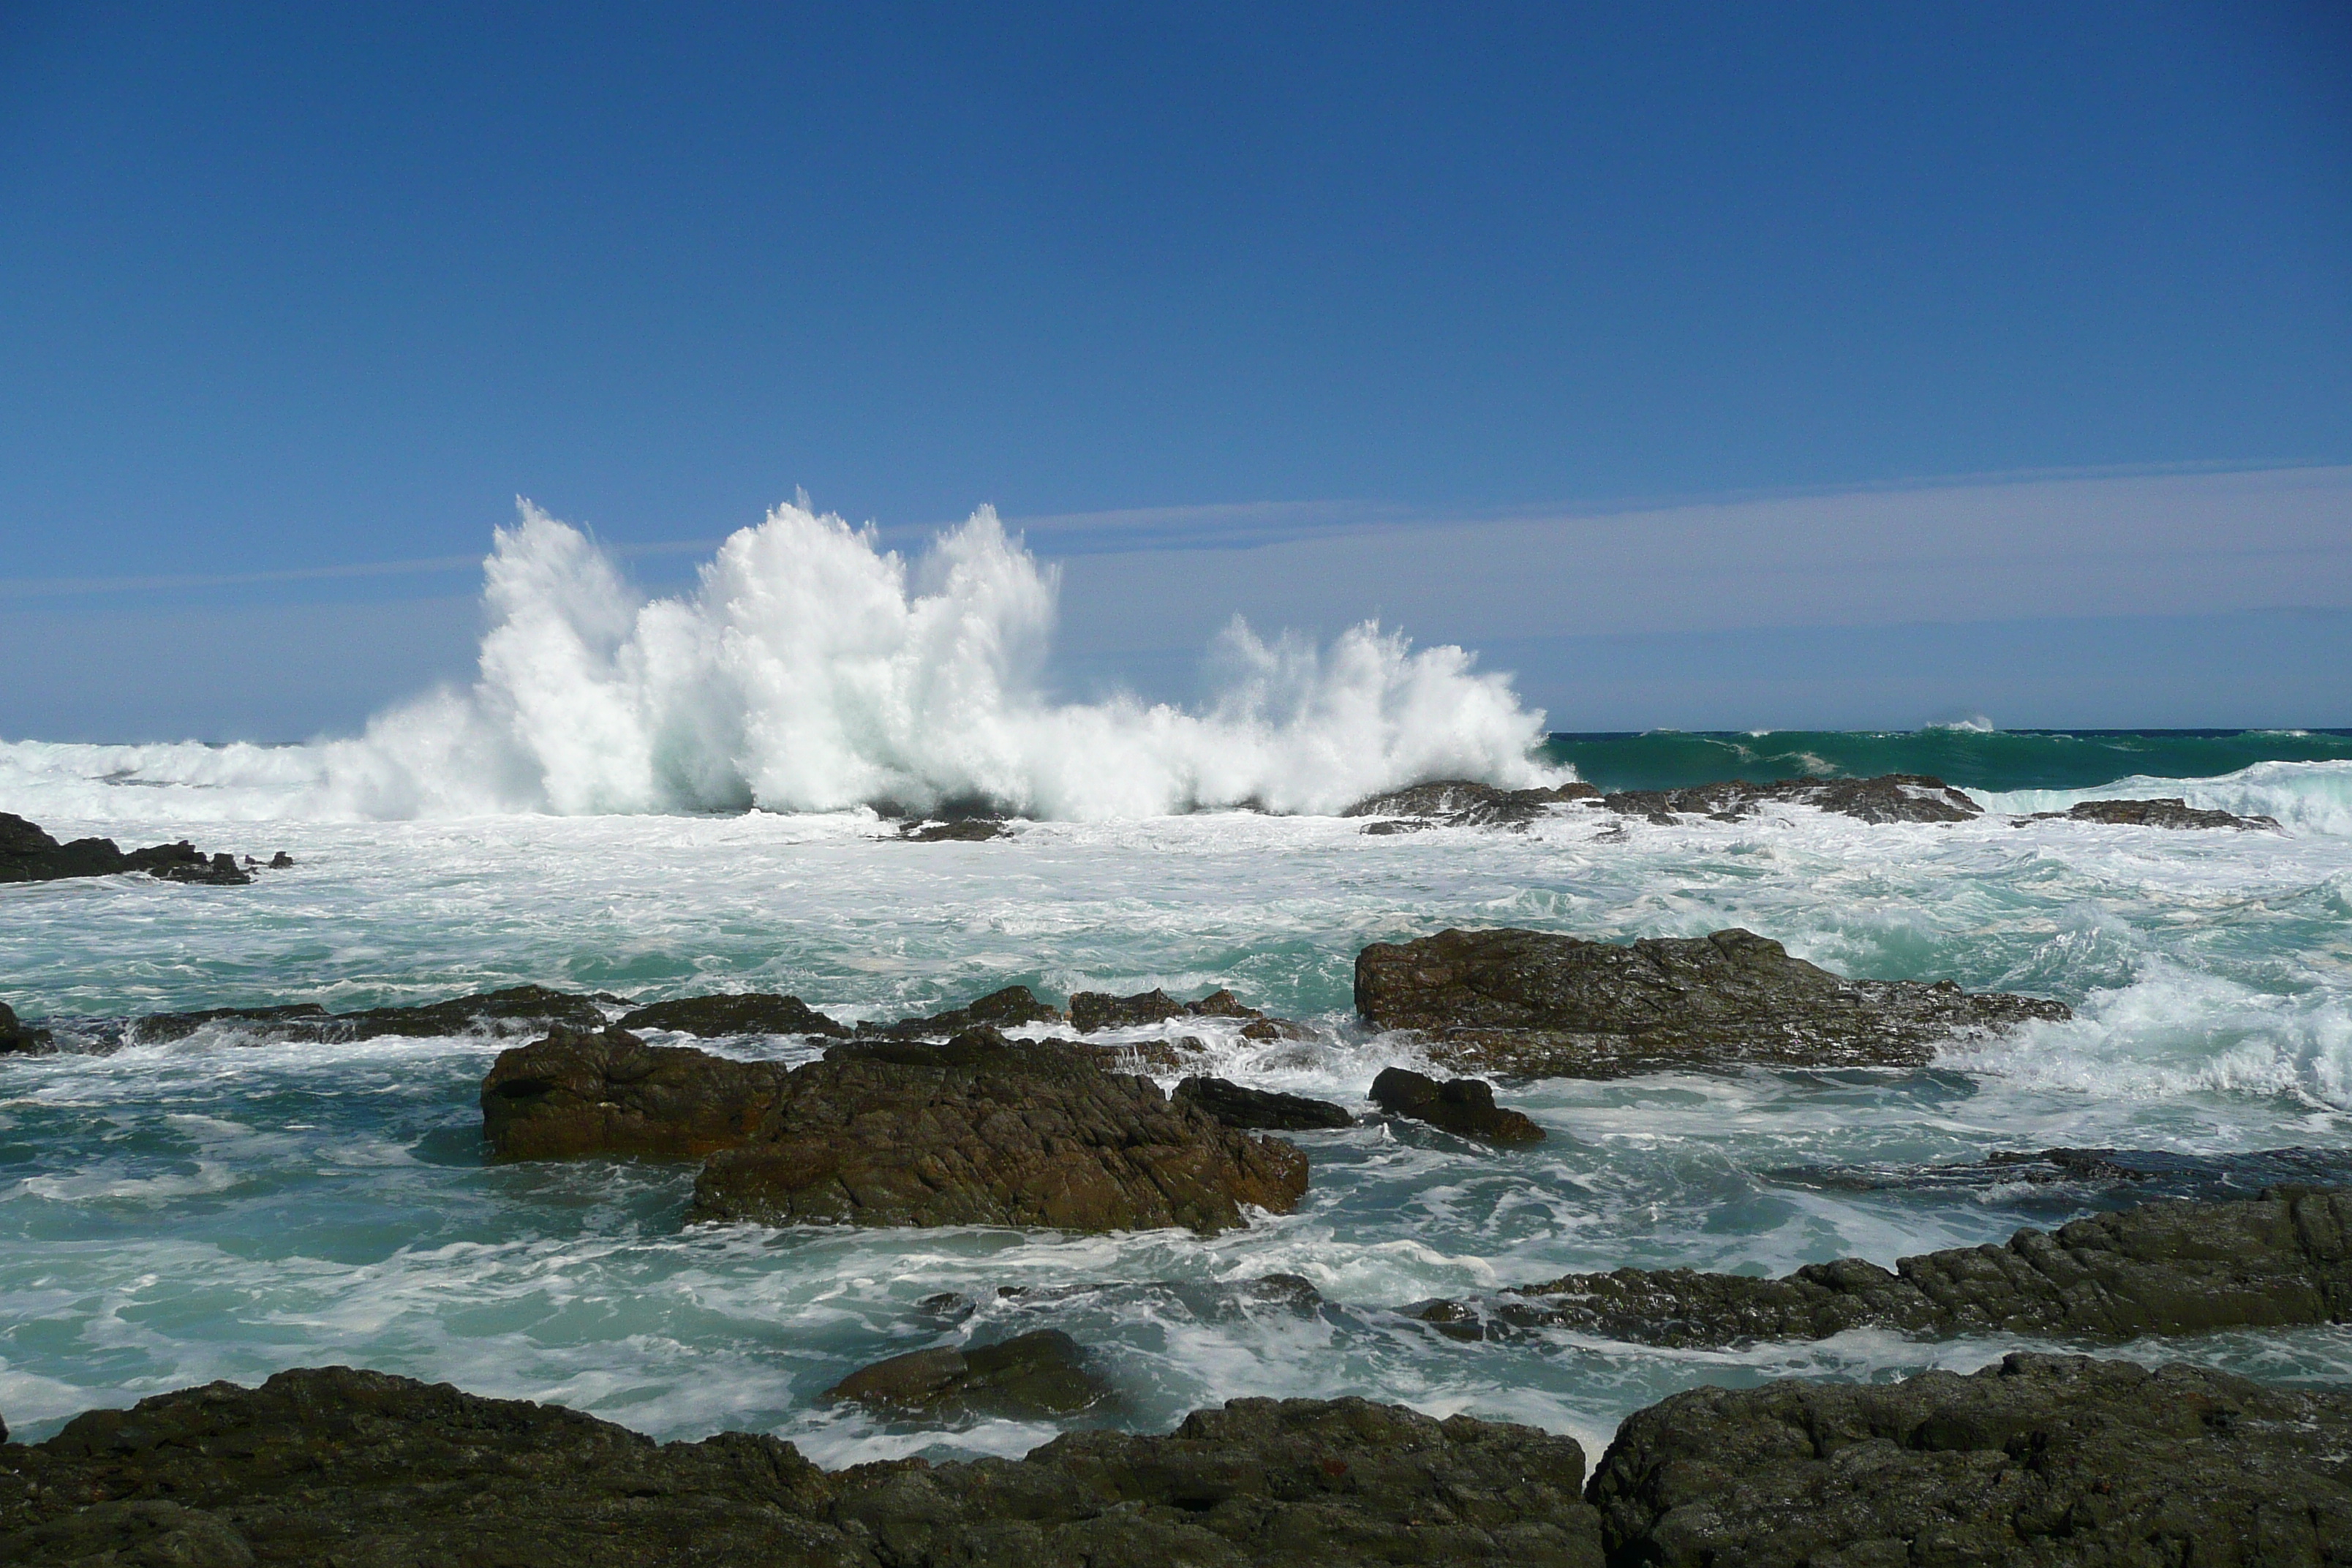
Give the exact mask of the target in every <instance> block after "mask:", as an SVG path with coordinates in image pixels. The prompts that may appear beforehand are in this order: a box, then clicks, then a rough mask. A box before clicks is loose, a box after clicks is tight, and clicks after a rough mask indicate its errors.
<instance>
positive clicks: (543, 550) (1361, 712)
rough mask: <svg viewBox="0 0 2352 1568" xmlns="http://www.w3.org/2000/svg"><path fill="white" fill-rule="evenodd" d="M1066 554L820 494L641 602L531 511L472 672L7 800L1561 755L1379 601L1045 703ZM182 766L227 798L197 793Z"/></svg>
mask: <svg viewBox="0 0 2352 1568" xmlns="http://www.w3.org/2000/svg"><path fill="white" fill-rule="evenodd" d="M1057 588H1058V582H1057V575H1056V574H1055V571H1054V570H1053V569H1052V568H1050V567H1046V566H1043V565H1041V564H1040V563H1038V562H1037V561H1036V560H1035V559H1034V557H1033V556H1031V555H1030V554H1029V553H1028V552H1027V551H1026V550H1024V548H1023V547H1022V546H1021V544H1020V542H1019V541H1018V540H1017V539H1013V538H1009V537H1008V536H1007V535H1006V533H1005V531H1004V529H1003V526H1002V524H1000V523H999V521H997V518H996V514H995V512H994V511H993V510H992V509H990V508H985V507H983V508H982V509H981V510H979V511H977V512H975V513H974V514H973V515H972V517H971V519H970V521H967V522H965V523H964V524H962V525H961V527H959V528H956V529H953V530H951V531H948V532H947V533H945V534H943V535H942V536H941V537H940V539H939V540H938V542H936V543H935V545H934V546H933V548H932V549H931V550H930V551H929V552H928V553H926V554H925V555H923V556H921V557H920V558H919V559H917V560H915V561H913V562H909V561H908V560H907V559H905V558H903V557H901V556H900V555H899V554H898V553H897V552H888V551H884V550H882V549H880V548H879V546H878V544H877V542H876V539H875V537H874V535H873V534H872V533H871V532H870V531H864V530H858V529H853V528H851V527H850V526H849V525H848V524H847V523H845V522H844V521H842V520H841V519H840V518H838V517H834V516H829V515H827V516H821V515H818V514H817V513H815V512H813V511H812V510H809V509H808V508H807V507H806V506H804V505H788V506H782V507H779V508H777V509H776V510H774V511H773V512H772V513H771V514H770V515H769V517H768V519H767V521H764V522H762V523H761V524H760V525H759V526H757V527H755V528H747V529H743V530H741V531H739V532H737V533H736V534H735V535H734V536H733V537H731V538H730V539H729V540H728V541H727V542H726V543H725V544H724V545H722V546H721V547H720V549H719V552H718V553H717V555H716V556H715V557H714V558H713V559H712V560H711V561H710V562H709V563H707V564H705V565H704V567H703V568H702V570H701V574H700V580H699V582H698V584H697V585H696V587H695V589H694V590H693V591H692V592H691V593H689V594H686V595H680V596H677V597H662V598H654V599H651V600H647V599H645V598H644V597H643V596H642V595H639V594H637V593H636V592H635V590H634V589H633V588H632V587H631V586H630V585H629V584H628V583H627V582H626V581H625V578H624V577H623V575H622V574H621V573H620V571H619V570H618V568H617V567H616V566H615V565H614V562H613V561H612V559H611V557H610V556H608V555H607V554H606V553H605V552H604V551H602V550H601V549H599V548H598V547H597V545H596V544H595V543H594V542H593V541H592V540H590V539H589V538H588V537H587V536H585V535H584V534H583V533H582V532H581V531H579V530H577V529H575V528H572V527H571V526H569V525H567V524H565V523H562V522H560V521H556V520H555V519H553V518H551V517H549V516H547V515H546V514H544V513H543V512H541V511H539V510H536V509H535V508H532V507H530V505H528V504H525V505H524V506H523V508H522V514H521V517H520V521H518V522H517V523H516V524H515V526H513V527H512V528H508V529H501V530H499V533H498V536H497V542H496V548H495V549H494V550H493V552H492V553H491V555H490V557H489V559H488V562H487V563H486V565H485V587H484V605H485V608H486V610H487V611H488V617H489V621H490V629H489V631H488V633H487V634H486V635H485V637H483V640H482V645H481V658H480V674H479V679H478V680H477V681H476V682H475V683H474V685H473V686H472V687H471V689H467V690H464V691H441V692H436V693H434V694H432V695H429V696H427V697H425V698H422V699H420V700H416V701H413V702H410V703H407V704H404V705H403V706H401V707H398V708H396V709H394V710H390V711H388V712H386V713H384V714H382V715H380V716H379V717H378V718H376V719H375V720H374V721H372V722H371V723H370V724H369V725H368V727H367V731H366V733H365V734H364V735H363V736H362V737H360V738H358V739H355V740H347V741H337V742H323V743H320V744H318V745H314V746H310V747H302V748H277V749H270V748H258V747H226V748H205V747H193V746H149V747H135V748H120V747H47V746H38V745H36V744H34V743H32V742H20V743H18V744H17V745H16V746H12V747H7V748H5V752H6V753H7V754H6V755H5V757H0V784H5V785H7V786H9V787H8V794H9V797H10V798H11V799H12V800H13V799H26V800H27V801H28V803H31V804H38V799H37V797H38V796H39V795H42V794H48V795H56V794H57V793H58V792H57V790H56V789H55V788H54V787H49V788H43V787H39V786H43V785H45V784H46V785H48V786H55V785H58V784H62V783H65V782H67V781H66V777H65V775H70V783H71V784H73V785H76V786H82V787H79V789H78V790H68V792H67V798H64V799H62V800H60V801H58V806H60V807H61V808H62V810H61V815H64V816H84V817H95V818H105V817H115V816H123V815H125V811H124V808H125V807H129V808H131V813H132V814H135V815H144V814H145V813H142V812H140V811H139V808H140V807H141V806H142V805H145V804H146V803H143V802H141V801H138V800H136V799H135V798H127V797H131V796H132V795H133V792H131V791H130V790H127V789H120V788H100V789H91V788H89V787H87V786H89V785H91V784H94V783H96V782H98V781H100V780H103V779H105V778H106V776H107V775H109V774H112V775H115V782H116V783H121V782H122V781H124V780H126V779H127V780H130V781H131V782H135V783H139V784H155V785H159V786H163V787H162V788H160V789H158V790H156V791H155V792H154V794H156V795H169V796H171V797H173V798H171V800H170V801H169V803H168V806H167V805H166V802H165V801H163V800H161V799H158V800H156V801H155V802H153V806H152V809H153V810H157V811H162V810H165V809H168V810H169V812H170V814H171V815H172V816H176V817H179V818H182V819H189V818H200V817H207V816H235V817H260V816H283V817H305V818H314V819H315V818H322V817H323V818H351V817H358V818H363V819H364V818H376V819H384V818H394V819H397V818H407V817H417V816H429V817H446V816H476V815H485V814H510V813H517V812H547V813H554V814H559V815H567V816H576V815H585V814H596V813H648V812H680V811H688V812H690V811H710V810H741V809H743V808H745V807H748V806H754V805H756V806H761V807H764V808H767V809H770V810H776V811H795V812H804V811H838V810H843V809H846V808H851V807H856V806H859V805H871V804H876V803H882V802H895V803H898V804H900V805H906V806H908V807H912V808H916V809H928V808H930V807H933V806H936V805H940V804H941V803H942V802H945V801H949V800H952V799H956V798H959V797H981V798H984V799H986V800H987V801H990V802H992V803H994V804H996V805H1000V806H1003V807H1005V808H1009V809H1011V810H1013V811H1014V812H1017V813H1020V814H1023V815H1026V816H1035V817H1041V818H1064V819H1078V820H1104V819H1112V818H1120V817H1136V816H1156V815H1162V814H1167V813H1171V812H1178V811H1184V810H1188V809H1193V808H1196V807H1218V806H1234V805H1259V806H1262V807H1264V808H1265V809H1268V810H1273V811H1277V812H1328V811H1332V810H1336V809H1337V808H1339V806H1341V805H1346V804H1348V803H1349V802H1350V801H1352V800H1355V799H1359V798H1360V797H1361V796H1363V795H1367V794H1370V793H1372V792H1375V791H1377V790H1381V789H1385V788H1391V787H1394V786H1397V785H1401V784H1410V783H1413V782H1416V781H1418V780H1421V779H1424V778H1433V777H1441V776H1467V777H1475V778H1481V779H1486V780H1491V781H1493V782H1496V783H1499V784H1513V785H1525V784H1538V783H1546V782H1553V781H1556V780H1557V779H1559V778H1563V777H1565V776H1567V775H1565V774H1564V773H1559V772H1558V771H1557V770H1554V769H1550V768H1548V767H1546V766H1544V765H1543V764H1541V763H1537V762H1536V761H1534V760H1533V757H1532V753H1533V752H1534V751H1535V749H1536V748H1537V747H1538V745H1539V744H1540V743H1541V742H1542V741H1543V738H1544V730H1543V715H1542V714H1541V713H1540V712H1539V711H1536V710H1529V709H1528V708H1526V707H1523V706H1522V705H1521V704H1520V702H1519V700H1518V698H1517V694H1516V693H1515V692H1514V691H1513V690H1512V688H1511V685H1510V680H1509V678H1508V677H1507V676H1505V675H1500V674H1491V673H1480V672H1477V671H1476V670H1475V669H1474V668H1473V666H1474V664H1475V658H1474V657H1473V656H1472V655H1470V654H1468V653H1465V651H1464V650H1463V649H1461V648H1459V647H1450V646H1447V647H1429V648H1423V649H1420V650H1417V651H1416V650H1414V649H1412V647H1410V645H1409V644H1408V643H1407V642H1406V640H1405V638H1404V637H1402V636H1400V635H1398V634H1396V633H1393V632H1388V631H1383V630H1382V629H1381V626H1379V625H1378V624H1377V623H1374V622H1369V621H1368V622H1365V623H1363V624H1362V625H1360V626H1355V627H1353V628H1351V629H1350V630H1349V631H1348V632H1346V633H1344V634H1343V635H1342V636H1340V637H1339V638H1338V639H1337V640H1336V641H1335V642H1333V643H1332V644H1331V645H1330V646H1329V647H1315V646H1313V645H1312V644H1310V643H1308V642H1307V641H1305V640H1303V639H1300V638H1297V637H1291V636H1287V635H1286V636H1284V637H1278V638H1276V639H1274V640H1272V641H1268V640H1265V639H1264V638H1261V637H1258V636H1257V635H1256V634H1255V633H1254V632H1253V631H1252V630H1251V629H1250V628H1249V627H1248V626H1246V625H1244V623H1243V622H1242V621H1241V620H1240V619H1239V618H1238V617H1237V618H1236V619H1235V620H1234V622H1233V624H1232V625H1231V626H1228V627H1227V628H1226V630H1225V631H1224V632H1223V634H1222V635H1221V637H1219V638H1218V640H1217V643H1216V646H1215V647H1214V648H1213V650H1212V661H1213V667H1214V668H1216V670H1217V671H1218V673H1219V675H1220V677H1221V684H1220V685H1219V687H1218V695H1217V696H1216V697H1215V698H1214V699H1213V700H1212V701H1211V702H1210V703H1209V705H1208V706H1207V708H1206V710H1204V711H1199V712H1194V711H1188V710H1181V709H1178V708H1175V707H1171V706H1168V705H1165V704H1145V703H1142V702H1140V701H1137V700H1110V701H1105V702H1098V703H1091V704H1076V703H1062V702H1056V701H1054V700H1051V698H1050V697H1049V696H1048V695H1047V694H1046V691H1045V684H1044V679H1043V672H1044V668H1045V657H1046V653H1047V649H1048V646H1049V643H1050V639H1051V637H1052V632H1053V627H1054V620H1055V597H1056V592H1057ZM187 788H204V789H206V790H208V791H225V792H226V794H217V795H212V796H210V797H209V798H203V797H199V798H193V799H192V798H191V797H190V796H189V795H187V794H186V789H187Z"/></svg>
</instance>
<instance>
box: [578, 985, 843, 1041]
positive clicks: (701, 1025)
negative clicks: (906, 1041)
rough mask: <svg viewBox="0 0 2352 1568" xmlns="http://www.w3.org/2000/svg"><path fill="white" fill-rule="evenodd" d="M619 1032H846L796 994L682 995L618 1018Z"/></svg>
mask: <svg viewBox="0 0 2352 1568" xmlns="http://www.w3.org/2000/svg"><path fill="white" fill-rule="evenodd" d="M619 1027H621V1028H624V1029H674V1030H676V1031H677V1032H678V1033H679V1034H682V1035H703V1036H708V1037H727V1036H734V1035H826V1036H835V1037H840V1036H845V1035H847V1034H848V1033H849V1030H848V1028H847V1027H846V1026H844V1025H841V1024H837V1023H835V1021H834V1020H833V1019H831V1018H828V1017H826V1016H824V1014H822V1013H820V1012H818V1011H816V1009H814V1007H811V1006H810V1005H808V1004H807V1003H805V1002H803V1001H802V1000H801V999H800V998H799V997H797V996H779V995H777V994H774V993H772V992H766V991H747V992H744V993H741V994H736V995H728V996H683V997H680V998H679V999H678V1000H677V1001H675V1002H656V1003H654V1004H653V1005H650V1006H646V1007H640V1008H638V1009H637V1010H636V1011H635V1012H633V1013H625V1014H623V1015H622V1016H621V1021H620V1024H619Z"/></svg>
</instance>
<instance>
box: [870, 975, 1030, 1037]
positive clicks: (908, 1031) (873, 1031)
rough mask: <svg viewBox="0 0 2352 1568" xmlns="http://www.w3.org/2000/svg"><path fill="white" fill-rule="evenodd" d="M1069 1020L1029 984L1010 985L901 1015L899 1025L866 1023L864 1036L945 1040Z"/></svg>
mask: <svg viewBox="0 0 2352 1568" xmlns="http://www.w3.org/2000/svg"><path fill="white" fill-rule="evenodd" d="M1063 1022H1066V1020H1065V1019H1064V1018H1063V1016H1062V1013H1061V1009H1060V1008H1058V1007H1055V1006H1052V1005H1049V1004H1047V1003H1044V1002H1040V1001H1039V1000H1037V997H1036V995H1035V994H1034V993H1033V992H1031V991H1030V989H1029V987H1027V986H1026V985H1007V986H1006V987H1004V988H1003V990H1001V991H992V992H990V993H989V994H987V995H985V996H982V997H981V998H979V999H978V1000H976V1001H973V1002H970V1003H967V1004H966V1005H963V1006H961V1007H950V1008H949V1009H948V1010H947V1011H946V1012H944V1013H933V1014H931V1015H930V1016H928V1017H922V1018H901V1019H899V1020H898V1022H897V1023H895V1024H875V1023H864V1024H860V1025H858V1026H857V1033H858V1034H860V1035H882V1036H886V1037H889V1038H892V1039H899V1040H944V1039H947V1038H948V1037H950V1036H953V1035H959V1034H961V1033H962V1032H963V1031H964V1030H966V1029H982V1028H987V1029H1017V1028H1020V1027H1022V1026H1024V1025H1027V1024H1059V1023H1063Z"/></svg>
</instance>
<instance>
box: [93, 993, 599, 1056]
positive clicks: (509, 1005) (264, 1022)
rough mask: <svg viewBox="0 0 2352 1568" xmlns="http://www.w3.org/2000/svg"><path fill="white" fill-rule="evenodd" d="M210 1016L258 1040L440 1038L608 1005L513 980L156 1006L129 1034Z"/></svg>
mask: <svg viewBox="0 0 2352 1568" xmlns="http://www.w3.org/2000/svg"><path fill="white" fill-rule="evenodd" d="M207 1024H234V1025H236V1026H237V1032H238V1033H239V1034H241V1035H243V1036H245V1037H247V1038H249V1039H254V1040H268V1041H277V1040H325V1041H330V1042H335V1043H341V1042H345V1041H350V1040H373V1039H376V1038H379V1037H383V1036H385V1035H408V1036H415V1037H418V1038H425V1039H430V1038H435V1037H446V1036H450V1035H475V1034H488V1035H514V1034H522V1033H526V1032H532V1031H537V1030H540V1029H544V1028H548V1027H550V1026H553V1025H557V1024H562V1025H565V1026H569V1027H572V1028H575V1029H600V1028H602V1027H604V1009H603V1008H602V1007H600V1006H599V1005H597V1001H596V998H594V997H593V996H576V995H573V994H571V993H569V992H564V991H551V990H550V989H548V988H547V987H546V986H544V985H510V986H508V987H507V988H506V989H504V990H502V991H484V992H479V993H477V994H474V995H471V996H459V997H456V998H454V999H453V1000H450V1001H447V1002H430V1003H426V1004H424V1005H420V1006H414V1007H369V1008H365V1009H363V1010H362V1011H360V1012H356V1013H330V1012H328V1011H327V1010H326V1009H325V1008H324V1007H321V1006H319V1005H317V1004H316V1003H308V1002H302V1003H293V1004H289V1005H283V1006H277V1007H209V1008H206V1009H205V1010H204V1011H202V1012H196V1013H156V1014H152V1015H151V1016H147V1017H144V1018H142V1019H140V1020H139V1021H138V1022H137V1023H135V1024H133V1025H132V1026H131V1030H130V1038H131V1040H132V1041H134V1042H136V1043H139V1044H142V1045H153V1044H157V1043H160V1042H166V1041H171V1040H184V1039H185V1038H187V1037H189V1036H190V1035H193V1034H194V1033H195V1032H196V1031H197V1030H198V1029H201V1028H203V1027H204V1026H205V1025H207Z"/></svg>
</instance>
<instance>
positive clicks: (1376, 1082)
mask: <svg viewBox="0 0 2352 1568" xmlns="http://www.w3.org/2000/svg"><path fill="white" fill-rule="evenodd" d="M1372 1103H1373V1104H1374V1105H1377V1106H1379V1107H1380V1108H1381V1110H1385V1111H1387V1112H1388V1113H1389V1114H1390V1115H1391V1116H1409V1117H1411V1118H1412V1119H1413V1120H1414V1121H1426V1122H1428V1123H1429V1124H1430V1125H1431V1126H1432V1127H1437V1128H1443V1129H1444V1131H1448V1132H1455V1133H1459V1134H1461V1135H1462V1136H1463V1137H1465V1138H1475V1139H1478V1140H1479V1141H1481V1142H1486V1143H1540V1142H1543V1135H1544V1132H1543V1129H1542V1128H1540V1127H1538V1126H1537V1125H1536V1124H1535V1123H1534V1122H1533V1121H1529V1120H1528V1118H1527V1117H1526V1116H1525V1115H1524V1114H1522V1113H1521V1112H1519V1111H1517V1110H1503V1109H1502V1108H1500V1107H1498V1106H1497V1105H1496V1103H1495V1087H1494V1085H1492V1084H1490V1083H1488V1082H1486V1080H1485V1079H1475V1078H1457V1079H1449V1080H1448V1081H1446V1082H1444V1083H1440V1082H1438V1081H1437V1080H1436V1079H1433V1078H1431V1077H1429V1076H1428V1075H1426V1074H1424V1073H1417V1072H1413V1071H1411V1070H1410V1069H1408V1068H1383V1069H1382V1070H1381V1075H1380V1076H1379V1077H1378V1078H1376V1079H1372Z"/></svg>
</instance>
